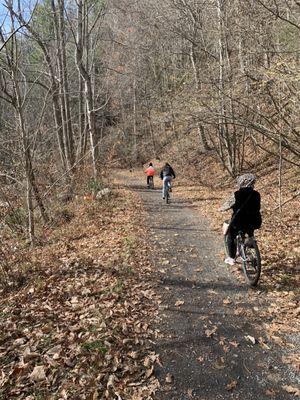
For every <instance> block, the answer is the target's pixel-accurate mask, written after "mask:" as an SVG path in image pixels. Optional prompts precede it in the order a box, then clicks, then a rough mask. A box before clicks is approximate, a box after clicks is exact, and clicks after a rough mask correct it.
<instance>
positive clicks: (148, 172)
mask: <svg viewBox="0 0 300 400" xmlns="http://www.w3.org/2000/svg"><path fill="white" fill-rule="evenodd" d="M145 172H146V175H147V186H148V188H149V187H150V177H152V179H153V177H154V174H155V169H154V167H153V164H152V163H150V164H149V166H148V168H147V169H146V171H145Z"/></svg>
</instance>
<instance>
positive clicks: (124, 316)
mask: <svg viewBox="0 0 300 400" xmlns="http://www.w3.org/2000/svg"><path fill="white" fill-rule="evenodd" d="M68 213H69V214H68V215H70V216H71V217H70V218H69V219H68V221H64V223H61V224H58V225H57V226H56V227H55V228H52V229H49V230H48V232H46V233H45V237H44V239H43V241H44V245H43V246H40V247H37V248H35V249H33V250H31V251H30V252H27V259H26V270H25V278H24V281H23V283H22V285H21V286H20V287H18V288H14V289H11V290H10V291H9V292H6V293H2V298H1V306H0V312H1V313H0V321H1V342H0V357H1V373H0V398H1V399H2V398H3V399H27V400H30V399H73V400H75V399H78V400H79V399H80V400H82V399H105V398H107V399H112V398H122V399H135V398H136V399H147V398H149V399H150V398H152V397H151V394H152V393H153V391H155V388H156V385H157V382H156V380H155V378H154V377H153V376H152V372H153V368H154V364H155V362H157V356H156V354H154V353H153V352H151V349H150V347H148V344H149V338H151V337H153V335H154V334H155V332H153V331H152V328H151V326H149V321H150V320H151V318H152V316H153V315H154V314H155V312H156V302H155V296H154V292H153V290H152V287H151V265H150V262H149V259H148V249H147V246H146V245H145V243H146V240H145V232H144V229H143V228H142V227H143V226H144V224H143V210H142V205H141V202H140V200H139V198H138V196H137V195H135V194H134V193H131V192H129V191H126V190H121V189H119V190H116V191H114V192H113V194H111V195H109V196H108V197H106V198H103V199H101V200H93V199H91V198H90V197H89V198H83V197H78V198H77V199H75V200H74V201H73V202H72V203H69V205H68Z"/></svg>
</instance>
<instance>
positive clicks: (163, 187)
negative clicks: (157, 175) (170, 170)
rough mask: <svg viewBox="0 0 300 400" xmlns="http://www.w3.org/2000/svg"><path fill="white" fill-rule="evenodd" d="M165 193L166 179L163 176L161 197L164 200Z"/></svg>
mask: <svg viewBox="0 0 300 400" xmlns="http://www.w3.org/2000/svg"><path fill="white" fill-rule="evenodd" d="M165 192H166V177H165V176H164V178H163V186H162V197H163V199H164V198H165Z"/></svg>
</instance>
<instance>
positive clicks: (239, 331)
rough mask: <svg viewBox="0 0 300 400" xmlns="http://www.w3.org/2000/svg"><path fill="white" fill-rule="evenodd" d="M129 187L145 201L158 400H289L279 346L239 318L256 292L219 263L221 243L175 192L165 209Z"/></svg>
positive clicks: (155, 196) (156, 198)
mask: <svg viewBox="0 0 300 400" xmlns="http://www.w3.org/2000/svg"><path fill="white" fill-rule="evenodd" d="M128 185H129V186H130V187H131V188H132V189H134V190H135V191H137V192H139V194H140V195H141V197H142V199H143V200H144V203H145V207H146V211H147V213H148V224H149V229H150V232H151V235H152V240H153V249H154V252H153V253H154V257H155V265H156V268H157V272H158V274H159V284H158V288H157V290H158V292H159V294H160V296H161V299H162V303H161V305H160V311H159V321H158V323H157V328H158V330H159V331H160V334H159V338H158V340H157V344H156V352H157V353H158V354H159V355H160V360H161V363H162V365H161V366H158V367H157V369H156V371H155V373H156V376H157V377H158V379H159V381H160V384H161V390H160V391H159V393H157V395H156V398H157V400H164V399H168V400H171V399H174V400H175V399H176V400H184V399H191V398H193V399H199V400H217V399H240V400H248V399H249V400H250V399H255V400H264V399H278V400H279V399H280V400H284V399H295V395H293V394H289V393H287V391H286V390H285V389H283V387H282V386H284V385H291V386H296V383H297V378H296V376H295V375H294V374H293V372H292V371H291V370H290V369H287V367H286V366H285V365H283V364H282V363H281V355H282V354H281V352H280V350H279V348H276V347H274V345H273V344H271V343H269V342H268V341H267V339H266V338H265V337H264V332H263V331H259V329H258V326H257V325H258V324H257V323H254V322H252V323H251V322H250V319H249V318H247V317H245V313H247V312H249V309H250V310H252V311H253V315H254V316H255V314H259V309H260V307H261V306H262V305H263V302H264V296H263V293H260V292H259V290H257V291H253V290H251V289H248V287H247V285H246V284H245V283H244V282H242V281H241V282H237V280H236V278H235V277H234V276H233V275H232V274H231V273H230V270H228V268H226V267H225V266H224V264H223V263H222V260H221V258H220V253H222V238H221V237H216V235H215V234H214V233H212V232H211V231H210V229H209V225H208V221H207V220H206V219H205V218H203V217H201V215H199V213H198V212H196V211H195V210H193V205H192V204H189V203H187V202H184V201H183V200H182V199H178V198H176V196H175V193H174V196H172V200H171V204H170V205H165V204H164V203H163V201H162V199H161V193H160V191H159V190H154V191H149V190H146V189H145V188H144V185H143V182H142V181H139V180H136V179H134V178H132V179H131V180H130V182H129V183H128ZM253 321H255V318H253ZM254 339H255V343H252V341H253V340H254Z"/></svg>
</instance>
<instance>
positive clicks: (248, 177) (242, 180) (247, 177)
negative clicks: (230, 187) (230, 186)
mask: <svg viewBox="0 0 300 400" xmlns="http://www.w3.org/2000/svg"><path fill="white" fill-rule="evenodd" d="M255 181H256V178H255V176H254V175H253V174H244V175H241V176H239V177H238V178H237V184H238V185H239V187H240V188H244V187H250V186H253V185H254V183H255Z"/></svg>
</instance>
